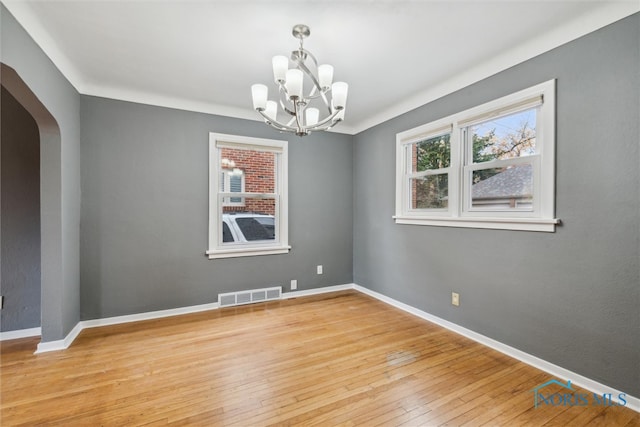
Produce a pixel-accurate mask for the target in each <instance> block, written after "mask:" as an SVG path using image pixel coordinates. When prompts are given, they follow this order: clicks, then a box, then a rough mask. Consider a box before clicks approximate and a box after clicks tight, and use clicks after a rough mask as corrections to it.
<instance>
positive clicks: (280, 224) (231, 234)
mask: <svg viewBox="0 0 640 427" xmlns="http://www.w3.org/2000/svg"><path fill="white" fill-rule="evenodd" d="M287 147H288V145H287V141H280V140H272V139H261V138H250V137H242V136H234V135H224V134H217V133H211V134H210V135H209V248H208V250H207V255H208V256H209V258H230V257H239V256H253V255H270V254H281V253H287V252H288V251H289V249H290V247H289V244H288V224H287V205H288V203H287Z"/></svg>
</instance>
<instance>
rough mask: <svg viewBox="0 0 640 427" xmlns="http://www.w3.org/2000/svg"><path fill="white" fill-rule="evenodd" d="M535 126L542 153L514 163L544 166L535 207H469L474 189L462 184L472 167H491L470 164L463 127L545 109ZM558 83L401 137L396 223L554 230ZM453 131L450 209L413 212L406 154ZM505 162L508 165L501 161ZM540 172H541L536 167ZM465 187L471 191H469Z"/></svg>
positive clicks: (398, 139) (398, 141)
mask: <svg viewBox="0 0 640 427" xmlns="http://www.w3.org/2000/svg"><path fill="white" fill-rule="evenodd" d="M542 102H543V107H542V108H541V110H540V113H539V114H538V121H537V126H536V128H537V129H536V134H537V138H539V139H540V141H542V144H541V147H540V150H539V153H538V154H536V155H535V156H528V157H522V158H518V159H514V160H513V161H511V160H509V162H513V163H529V162H539V169H538V170H539V174H536V175H534V207H533V212H532V211H531V210H528V211H527V210H525V209H523V210H522V211H509V212H507V211H502V212H499V211H495V212H492V211H487V210H483V211H479V210H474V209H469V207H468V206H467V204H468V203H467V202H466V199H467V198H468V197H470V196H469V194H468V193H469V187H468V186H464V185H463V182H464V181H463V180H464V178H465V174H467V173H469V171H471V170H473V169H483V168H486V167H487V165H489V163H486V164H480V165H465V163H464V153H463V152H462V150H463V148H464V146H465V145H464V143H463V141H462V140H461V138H462V129H463V128H465V127H468V126H470V125H472V124H474V123H478V122H482V121H486V120H487V119H489V118H491V117H493V116H497V115H505V114H506V113H508V112H511V111H514V112H515V111H521V110H523V109H526V108H532V107H533V106H536V105H540V104H541V103H542ZM555 104H556V102H555V79H554V80H549V81H547V82H544V83H541V84H538V85H536V86H532V87H530V88H527V89H524V90H521V91H519V92H516V93H514V94H511V95H507V96H504V97H502V98H499V99H496V100H493V101H490V102H487V103H485V104H482V105H479V106H477V107H474V108H471V109H468V110H465V111H462V112H460V113H457V114H453V115H451V116H448V117H445V118H442V119H439V120H435V121H433V122H431V123H428V124H425V125H422V126H418V127H416V128H413V129H409V130H407V131H404V132H401V133H398V134H397V135H396V212H395V215H394V216H393V218H394V219H395V222H396V223H397V224H413V225H432V226H442V227H463V228H489V229H499V230H523V231H543V232H555V226H556V224H559V223H560V220H559V219H557V218H554V215H555ZM448 129H451V137H450V142H451V162H450V167H449V169H450V173H449V186H448V194H449V199H448V208H446V209H433V210H426V209H420V210H418V209H410V203H409V202H410V197H411V195H410V191H411V190H410V186H409V185H408V182H409V179H408V176H409V175H411V173H410V171H409V170H408V168H409V167H410V165H408V164H407V163H408V160H407V158H408V157H407V152H406V150H407V149H409V148H408V147H410V146H411V144H412V143H415V142H418V141H421V140H424V139H427V138H429V137H431V136H436V135H439V134H442V133H446V132H447V130H448ZM501 162H503V161H501ZM534 170H536V168H534ZM465 187H466V188H465Z"/></svg>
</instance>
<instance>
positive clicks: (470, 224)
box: [393, 215, 560, 233]
mask: <svg viewBox="0 0 640 427" xmlns="http://www.w3.org/2000/svg"><path fill="white" fill-rule="evenodd" d="M393 219H395V221H396V224H411V225H431V226H437V227H462V228H489V229H494V230H519V231H542V232H547V233H554V232H555V231H556V225H557V224H560V220H559V219H557V218H551V219H543V218H478V217H476V218H451V217H447V218H444V217H429V218H425V217H411V216H398V215H396V216H394V217H393Z"/></svg>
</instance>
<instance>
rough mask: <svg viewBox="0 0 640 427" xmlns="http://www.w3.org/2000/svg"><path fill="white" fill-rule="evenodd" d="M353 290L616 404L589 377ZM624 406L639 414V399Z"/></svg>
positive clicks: (367, 291) (628, 398) (377, 295)
mask: <svg viewBox="0 0 640 427" xmlns="http://www.w3.org/2000/svg"><path fill="white" fill-rule="evenodd" d="M353 289H355V290H357V291H359V292H362V293H363V294H367V295H369V296H371V297H373V298H375V299H377V300H379V301H382V302H384V303H387V304H389V305H392V306H394V307H396V308H399V309H400V310H403V311H406V312H407V313H410V314H413V315H414V316H417V317H420V318H422V319H424V320H428V321H429V322H432V323H435V324H436V325H439V326H442V327H443V328H446V329H448V330H450V331H452V332H455V333H457V334H460V335H462V336H465V337H467V338H469V339H471V340H473V341H476V342H478V343H480V344H482V345H486V346H487V347H491V348H492V349H494V350H496V351H499V352H500V353H503V354H506V355H507V356H510V357H513V358H514V359H518V360H519V361H521V362H523V363H526V364H527V365H530V366H533V367H534V368H538V369H540V370H542V371H544V372H547V373H548V374H550V375H553V376H554V377H558V378H561V379H564V380H571V383H572V384H575V385H577V386H578V387H582V388H584V389H586V390H589V391H591V392H594V393H597V394H599V395H602V394H603V393H611V394H612V400H614V401H616V402H617V403H620V401H618V400H617V399H615V397H617V396H618V395H619V394H620V393H622V392H621V391H619V390H615V389H613V388H611V387H607V386H606V385H604V384H601V383H599V382H597V381H594V380H592V379H590V378H587V377H585V376H583V375H580V374H576V373H575V372H572V371H570V370H568V369H565V368H563V367H560V366H558V365H554V364H553V363H550V362H547V361H546V360H543V359H540V358H539V357H536V356H533V355H531V354H529V353H525V352H524V351H521V350H518V349H517V348H513V347H511V346H508V345H506V344H503V343H501V342H499V341H496V340H494V339H492V338H489V337H487V336H484V335H482V334H479V333H477V332H474V331H472V330H470V329H467V328H464V327H462V326H460V325H457V324H455V323H452V322H449V321H448V320H444V319H441V318H440V317H437V316H434V315H432V314H429V313H427V312H425V311H422V310H419V309H417V308H415V307H412V306H410V305H408V304H405V303H402V302H400V301H396V300H394V299H393V298H389V297H387V296H385V295H382V294H380V293H378V292H375V291H372V290H370V289H367V288H364V287H362V286H360V285H353ZM625 398H626V405H625V407H627V408H629V409H632V410H634V411H636V412H640V399H638V398H636V397H633V396H630V395H629V394H626V396H625Z"/></svg>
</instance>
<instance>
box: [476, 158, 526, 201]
mask: <svg viewBox="0 0 640 427" xmlns="http://www.w3.org/2000/svg"><path fill="white" fill-rule="evenodd" d="M471 181H472V186H471V206H472V207H474V208H486V209H501V210H504V209H523V208H529V209H530V208H531V207H532V203H533V167H532V165H531V164H524V165H513V166H508V167H504V168H491V169H479V170H475V171H473V173H472V175H471Z"/></svg>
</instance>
